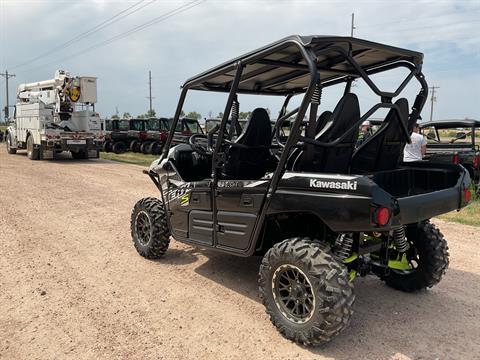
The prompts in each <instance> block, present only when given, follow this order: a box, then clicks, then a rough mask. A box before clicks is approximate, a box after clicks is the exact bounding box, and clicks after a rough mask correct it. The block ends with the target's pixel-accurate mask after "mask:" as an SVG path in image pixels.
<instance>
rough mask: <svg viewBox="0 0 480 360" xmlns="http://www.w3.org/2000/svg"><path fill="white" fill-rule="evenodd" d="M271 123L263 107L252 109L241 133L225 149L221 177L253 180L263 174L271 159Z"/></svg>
mask: <svg viewBox="0 0 480 360" xmlns="http://www.w3.org/2000/svg"><path fill="white" fill-rule="evenodd" d="M271 142H272V125H271V123H270V116H269V115H268V112H267V111H266V110H265V109H263V108H257V109H255V110H253V112H252V115H251V116H250V119H249V120H248V122H247V123H246V125H245V128H244V129H243V132H242V134H241V135H240V136H239V137H238V139H237V140H235V142H233V143H232V144H231V145H228V148H227V149H226V151H225V154H226V161H225V166H224V171H223V173H222V178H224V179H235V180H254V179H259V178H261V177H262V176H264V175H265V172H266V170H267V166H268V164H269V161H270V160H271V153H270V146H271Z"/></svg>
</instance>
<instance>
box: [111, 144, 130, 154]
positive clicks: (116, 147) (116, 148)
mask: <svg viewBox="0 0 480 360" xmlns="http://www.w3.org/2000/svg"><path fill="white" fill-rule="evenodd" d="M112 151H113V152H114V153H115V154H123V153H124V152H125V151H127V146H126V145H125V144H124V143H123V142H122V141H117V142H116V143H115V144H113V146H112Z"/></svg>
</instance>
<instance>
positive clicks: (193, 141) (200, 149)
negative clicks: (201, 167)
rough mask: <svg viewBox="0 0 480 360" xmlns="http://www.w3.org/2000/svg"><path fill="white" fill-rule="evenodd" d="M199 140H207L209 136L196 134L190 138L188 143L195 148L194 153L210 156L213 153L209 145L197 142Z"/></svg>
mask: <svg viewBox="0 0 480 360" xmlns="http://www.w3.org/2000/svg"><path fill="white" fill-rule="evenodd" d="M197 139H205V140H207V139H208V138H207V135H205V134H194V135H192V136H190V137H189V138H188V143H189V144H190V146H191V147H192V148H193V150H194V151H196V152H197V153H199V154H200V155H204V156H210V155H211V154H212V153H213V151H212V150H211V149H210V148H209V147H208V144H207V145H203V144H200V143H198V142H197Z"/></svg>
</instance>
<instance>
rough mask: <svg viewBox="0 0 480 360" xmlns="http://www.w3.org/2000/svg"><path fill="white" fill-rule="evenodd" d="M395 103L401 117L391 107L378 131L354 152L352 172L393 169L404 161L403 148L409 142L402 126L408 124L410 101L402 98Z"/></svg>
mask: <svg viewBox="0 0 480 360" xmlns="http://www.w3.org/2000/svg"><path fill="white" fill-rule="evenodd" d="M395 104H396V105H397V106H398V108H399V110H400V114H401V117H400V118H398V115H397V112H396V111H395V110H394V109H390V111H389V112H388V114H387V116H386V117H385V120H383V123H382V125H381V126H380V128H379V129H378V130H377V132H376V133H375V134H374V135H373V136H371V137H369V138H368V139H367V140H366V141H365V142H364V143H363V144H362V145H360V147H359V148H358V149H357V150H356V151H355V153H354V154H353V157H352V166H351V172H352V173H371V172H374V171H382V170H392V169H396V168H397V167H398V164H399V163H400V162H401V161H402V157H403V148H404V147H405V144H406V143H407V139H406V136H405V133H404V131H403V129H402V127H403V126H405V127H406V126H407V121H408V101H407V99H405V98H401V99H398V100H397V101H396V102H395ZM402 123H403V125H402Z"/></svg>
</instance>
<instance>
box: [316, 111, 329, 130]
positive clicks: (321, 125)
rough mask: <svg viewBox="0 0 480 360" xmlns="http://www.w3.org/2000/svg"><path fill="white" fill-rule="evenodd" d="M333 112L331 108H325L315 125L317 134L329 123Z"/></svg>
mask: <svg viewBox="0 0 480 360" xmlns="http://www.w3.org/2000/svg"><path fill="white" fill-rule="evenodd" d="M332 114H333V113H332V112H331V111H330V110H325V111H324V112H323V113H321V114H320V116H319V117H318V119H317V124H316V125H315V134H318V133H320V131H321V130H322V129H323V128H324V127H325V125H327V123H328V121H329V120H330V119H331V117H332Z"/></svg>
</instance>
